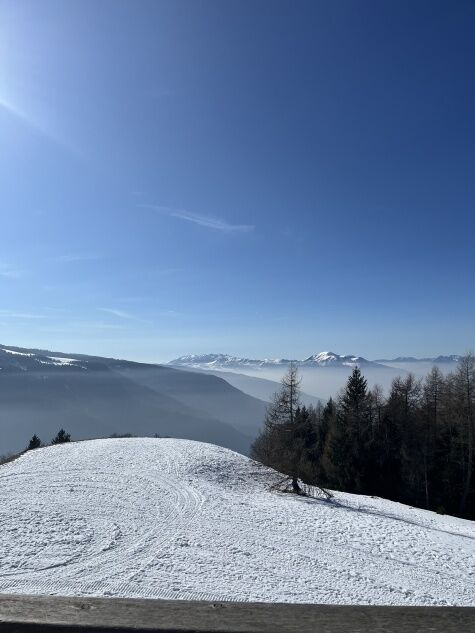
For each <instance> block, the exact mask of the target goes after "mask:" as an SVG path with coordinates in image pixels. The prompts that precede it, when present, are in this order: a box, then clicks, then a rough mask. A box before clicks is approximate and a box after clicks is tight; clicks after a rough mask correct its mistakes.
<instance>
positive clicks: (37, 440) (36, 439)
mask: <svg viewBox="0 0 475 633" xmlns="http://www.w3.org/2000/svg"><path fill="white" fill-rule="evenodd" d="M40 446H41V440H40V438H39V437H38V436H37V435H36V434H35V435H33V437H32V438H31V440H30V443H29V444H28V447H27V449H26V450H27V451H31V450H33V449H35V448H40Z"/></svg>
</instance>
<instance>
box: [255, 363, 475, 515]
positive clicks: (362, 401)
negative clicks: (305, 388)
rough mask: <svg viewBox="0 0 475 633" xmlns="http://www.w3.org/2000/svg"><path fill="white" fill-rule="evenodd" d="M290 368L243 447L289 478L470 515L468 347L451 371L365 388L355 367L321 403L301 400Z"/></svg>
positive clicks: (473, 405)
mask: <svg viewBox="0 0 475 633" xmlns="http://www.w3.org/2000/svg"><path fill="white" fill-rule="evenodd" d="M298 386H299V379H298V376H297V374H296V370H295V369H292V370H291V371H290V372H289V375H288V376H287V377H286V379H285V380H284V383H283V387H282V391H281V392H280V393H279V394H277V395H276V399H275V401H274V403H273V404H272V405H271V407H269V409H268V412H267V416H266V420H265V424H264V428H263V430H262V432H261V434H260V435H259V436H258V438H257V439H256V441H255V443H254V445H253V450H252V455H253V456H254V457H255V458H256V459H258V460H260V461H262V462H263V463H264V464H267V465H270V466H273V467H274V468H276V469H278V470H281V471H283V472H286V473H287V474H289V476H292V477H293V479H294V482H295V481H296V479H298V478H300V479H302V480H303V481H306V482H308V483H311V484H318V485H321V486H325V487H329V488H333V489H337V490H344V491H346V492H355V493H360V494H367V495H378V496H381V497H385V498H387V499H392V500H395V501H401V502H403V503H408V504H412V505H417V506H419V507H423V508H428V509H432V510H436V511H438V512H441V513H450V514H455V515H458V516H463V517H468V518H472V519H474V518H475V490H474V483H475V474H474V462H473V452H474V438H475V356H474V355H473V354H471V353H470V354H467V355H466V356H464V357H462V358H461V359H460V361H459V363H458V366H457V369H456V371H455V372H454V373H450V374H448V375H447V376H444V375H443V374H442V373H441V372H440V370H439V369H438V368H437V367H434V368H433V369H432V370H431V372H430V373H429V374H428V375H427V376H426V378H425V379H424V380H418V379H416V378H415V377H414V376H413V375H412V374H409V375H408V376H405V377H403V378H397V379H395V380H394V381H393V383H392V386H391V389H390V391H389V394H388V395H387V396H385V395H384V394H383V392H382V390H381V388H379V387H374V388H373V389H371V390H369V389H368V387H367V382H366V380H365V378H364V376H363V374H362V373H361V370H360V369H359V368H358V367H356V368H355V369H354V370H353V373H352V374H351V376H350V377H349V378H348V381H347V384H346V388H345V389H344V390H343V391H342V392H341V393H340V394H339V395H338V396H337V397H336V398H334V399H333V398H331V399H330V400H329V401H328V402H327V403H326V405H325V406H317V407H308V408H307V407H301V406H299V401H298Z"/></svg>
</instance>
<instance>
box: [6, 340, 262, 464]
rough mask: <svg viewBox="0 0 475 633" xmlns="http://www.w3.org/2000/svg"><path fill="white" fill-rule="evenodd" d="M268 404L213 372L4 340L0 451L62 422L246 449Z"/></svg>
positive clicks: (79, 430) (100, 432) (81, 433)
mask: <svg viewBox="0 0 475 633" xmlns="http://www.w3.org/2000/svg"><path fill="white" fill-rule="evenodd" d="M265 408H266V403H265V402H263V401H262V400H259V399H257V398H254V397H251V396H249V395H247V394H246V393H243V392H242V391H240V390H239V389H236V388H235V387H233V386H231V385H230V384H229V383H228V382H226V381H225V380H223V379H222V378H219V377H216V376H213V375H210V374H207V373H197V372H191V371H186V370H183V369H174V368H172V367H168V366H162V365H150V364H145V363H135V362H130V361H125V360H115V359H112V358H102V357H98V356H85V355H82V354H63V353H60V352H49V351H44V350H36V349H23V348H20V347H12V346H4V345H0V455H1V454H5V453H7V452H9V451H16V450H21V449H22V448H24V447H25V446H26V444H27V442H28V440H29V439H30V437H31V436H32V435H33V434H34V433H36V434H38V435H39V436H40V438H41V439H42V440H43V441H45V442H48V441H49V440H50V439H51V438H52V437H53V436H54V435H55V434H56V433H57V431H58V429H59V428H60V427H64V428H65V429H66V430H67V431H68V432H70V433H71V434H72V437H73V439H87V438H96V437H108V436H109V435H111V434H113V433H116V434H124V433H132V434H134V435H145V436H146V435H154V434H155V433H158V434H159V435H161V436H164V435H169V436H173V437H181V438H185V439H196V440H201V441H208V442H212V443H215V444H219V445H221V446H225V447H228V448H232V449H234V450H236V451H239V452H242V453H246V452H247V451H248V449H249V446H250V443H251V441H252V439H253V437H255V435H256V433H257V430H258V428H259V427H260V426H261V424H262V420H263V418H264V413H265Z"/></svg>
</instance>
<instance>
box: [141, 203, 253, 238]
mask: <svg viewBox="0 0 475 633" xmlns="http://www.w3.org/2000/svg"><path fill="white" fill-rule="evenodd" d="M139 206H140V207H142V208H144V209H152V210H154V211H158V212H159V213H162V214H163V215H168V216H170V217H171V218H177V219H178V220H185V221H186V222H192V223H193V224H198V225H199V226H204V227H206V228H207V229H215V230H217V231H222V232H223V233H236V232H238V233H245V232H249V231H253V230H254V229H255V226H254V225H252V224H230V223H229V222H227V221H226V220H223V219H221V218H215V217H213V216H209V215H201V214H199V213H193V212H192V211H187V210H186V209H173V208H171V207H163V206H160V205H154V204H141V205H139Z"/></svg>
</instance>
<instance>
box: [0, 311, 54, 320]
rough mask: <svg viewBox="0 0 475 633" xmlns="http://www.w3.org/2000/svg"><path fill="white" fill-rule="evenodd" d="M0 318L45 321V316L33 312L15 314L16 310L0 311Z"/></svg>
mask: <svg viewBox="0 0 475 633" xmlns="http://www.w3.org/2000/svg"><path fill="white" fill-rule="evenodd" d="M0 318H5V319H45V318H46V317H45V315H44V314H35V313H31V312H15V311H14V310H0Z"/></svg>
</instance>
